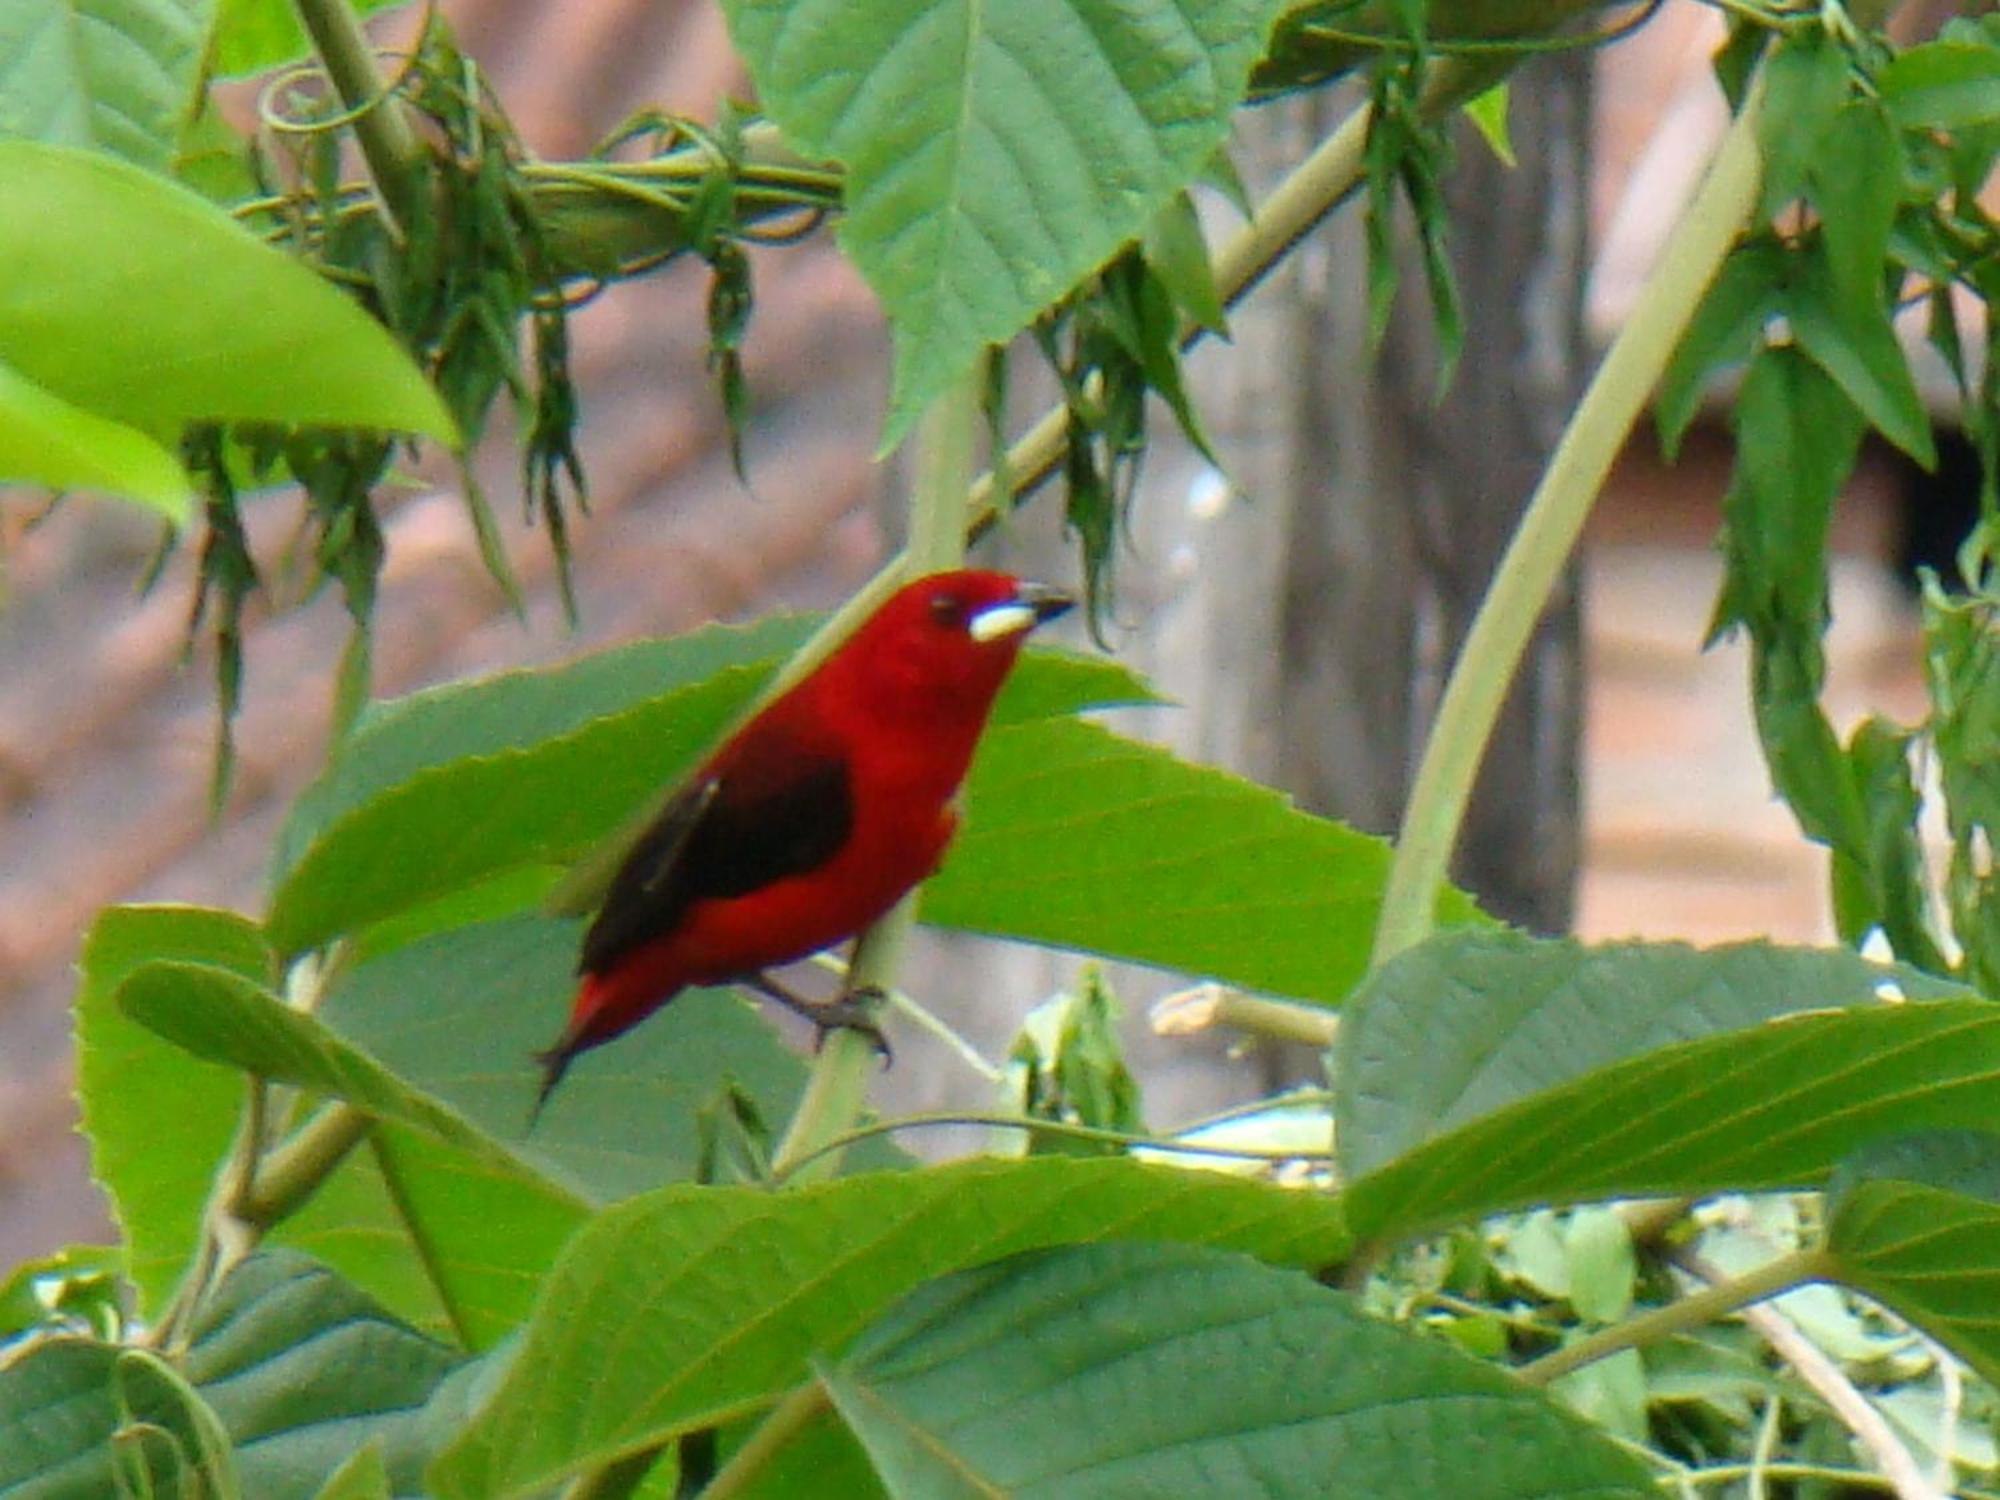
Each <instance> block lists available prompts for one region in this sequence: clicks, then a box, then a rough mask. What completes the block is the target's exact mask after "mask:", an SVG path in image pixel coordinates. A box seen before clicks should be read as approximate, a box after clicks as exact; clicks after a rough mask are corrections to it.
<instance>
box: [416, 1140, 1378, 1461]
mask: <svg viewBox="0 0 2000 1500" xmlns="http://www.w3.org/2000/svg"><path fill="white" fill-rule="evenodd" d="M1107 1238H1120V1239H1134V1238H1136V1239H1154V1240H1171V1241H1177V1242H1184V1243H1192V1244H1203V1245H1216V1246H1221V1247H1226V1248H1233V1249H1241V1250H1245V1251H1250V1252H1252V1253H1255V1254H1257V1255H1258V1256H1259V1257H1260V1258H1262V1259H1265V1260H1269V1261H1272V1262H1275V1263H1277V1264H1281V1265H1306V1266H1309V1265H1315V1264H1319V1263H1321V1262H1322V1261H1323V1260H1325V1259H1327V1258H1329V1257H1332V1256H1337V1255H1338V1254H1339V1252H1340V1249H1341V1246H1342V1243H1343V1234H1342V1229H1341V1220H1340V1213H1339V1210H1338V1208H1337V1207H1336V1206H1335V1205H1333V1204H1331V1203H1328V1202H1326V1201H1325V1200H1324V1199H1320V1198H1317V1197H1314V1196H1312V1195H1310V1194H1302V1193H1292V1192H1287V1191H1285V1190H1283V1189H1279V1188H1272V1187H1268V1186H1264V1185H1262V1184H1258V1183H1251V1182H1240V1181H1235V1180H1232V1179H1230V1178H1226V1177H1217V1176H1212V1175H1209V1174H1205V1173H1187V1172H1180V1171H1176V1170H1174V1169H1172V1168H1164V1167H1141V1166H1138V1165H1136V1164H1135V1163H1132V1162H1127V1161H1077V1160H1073V1159H1069V1158H1063V1157H1042V1158H1035V1159H1031V1160H1026V1161H1015V1162H1000V1161H974V1162H961V1163H957V1164H955V1165H951V1166H946V1167H939V1168H935V1169H932V1170H930V1171H924V1172H909V1173H896V1174H892V1175H871V1176H864V1177H856V1178H851V1179H849V1180H847V1181H845V1182H839V1183H833V1184H828V1185H825V1186H817V1187H808V1188H801V1189H798V1190H796V1191H793V1192H786V1193H771V1192H767V1191H763V1190H759V1189H747V1188H709V1189H699V1188H667V1189H664V1190H662V1191H660V1192H658V1193H652V1194H647V1195H644V1196H641V1197H639V1198H635V1199H632V1200H631V1201H630V1202H628V1203H625V1204H622V1205H620V1206H618V1207H617V1208H614V1209H611V1210H609V1211H607V1212H606V1213H604V1214H602V1215H600V1216H599V1217H598V1218H596V1219H595V1220H593V1221H592V1222H591V1224H590V1225H589V1226H588V1227H586V1228H585V1229H584V1230H583V1231H582V1232H581V1233H579V1234H578V1235H577V1236H576V1237H575V1238H574V1239H573V1240H572V1241H571V1242H570V1244H569V1247H568V1248H567V1249H566V1250H565V1252H564V1254H563V1257H562V1259H561V1261H560V1262H559V1263H558V1264H557V1266H556V1269H555V1271H554V1273H553V1274H552V1276H551V1278H550V1280H549V1282H548V1284H547V1286H546V1287H545V1288H544V1291H543V1295H542V1300H541V1303H540V1306H539V1310H538V1312H537V1315H536V1317H535V1318H534V1319H533V1320H532V1321H531V1323H530V1324H529V1329H528V1335H527V1339H526V1342H525V1343H524V1344H523V1346H522V1349H521V1353H520V1356H519V1358H518V1359H517V1360H516V1362H515V1364H514V1366H513V1371H512V1373H511V1374H510V1375H509V1377H508V1378H507V1380H506V1381H505V1382H504V1383H503V1385H502V1387H501V1390H500V1393H499V1395H498V1397H497V1398H496V1399H495V1401H494V1403H493V1404H492V1405H490V1406H489V1407H487V1408H486V1410H485V1412H484V1414H483V1415H482V1416H481V1417H480V1419H479V1420H478V1421H477V1422H476V1423H475V1425H474V1426H473V1427H472V1429H471V1430H470V1431H469V1432H467V1433H466V1435H465V1436H464V1437H463V1438H462V1439H461V1440H460V1441H459V1442H458V1443H457V1444H456V1445H455V1446H454V1447H453V1448H452V1449H451V1451H450V1452H448V1453H447V1454H446V1455H445V1457H444V1458H443V1459H442V1460H441V1461H440V1463H439V1465H438V1466H437V1468H435V1469H434V1470H433V1471H432V1473H431V1482H432V1484H433V1485H434V1486H435V1487H436V1489H437V1491H438V1493H439V1494H440V1495H441V1496H443V1497H444V1500H474V1497H479V1500H498V1497H501V1496H511V1495H521V1494H528V1493H532V1492H534V1491H535V1490H537V1489H539V1488H540V1487H541V1486H543V1485H545V1484H548V1483H550V1482H553V1481H555V1480H557V1479H559V1478H561V1477H563V1476H566V1475H568V1474H572V1473H575V1472H577V1471H578V1470H580V1469H581V1468H583V1467H585V1466H586V1465H590V1464H595V1463H602V1462H604V1461H606V1460H609V1459H612V1458H615V1457H617V1456H618V1455H620V1454H623V1453H629V1452H632V1451H634V1450H636V1449H638V1448H641V1447H644V1446H647V1445H650V1444H654V1443H658V1442H661V1441H664V1440H666V1439H668V1438H670V1437H673V1436H675V1435H676V1434H678V1433H683V1432H688V1431H692V1430H696V1429H699V1428H701V1427H703V1426H706V1425H708V1424H710V1423H713V1422H717V1421H722V1420H726V1419H728V1418H730V1417H732V1416H735V1415H739V1414H742V1413H744V1412H748V1411H753V1410H756V1409H757V1408H759V1407H762V1406H764V1405H766V1404H768V1403H769V1402H771V1401H773V1400H775V1399H776V1398H777V1397H778V1396H780V1395H781V1394H782V1393H783V1392H784V1391H785V1390H786V1389H788V1388H789V1387H790V1386H792V1385H794V1384H796V1383H797V1382H798V1381H799V1380H800V1379H801V1378H803V1377H804V1376H805V1374H806V1373H807V1363H806V1361H807V1354H808V1351H813V1350H826V1351H832V1350H835V1349H838V1348H840V1347H841V1346H842V1345H844V1344H845V1343H846V1342H847V1340H848V1339H850V1338H851V1337H853V1336H854V1335H855V1334H856V1333H858V1332H860V1331H861V1330H862V1329H863V1328H864V1327H866V1326H867V1325H868V1324H869V1323H870V1322H872V1321H873V1319H874V1318H875V1316H876V1315H877V1314H878V1313H880V1312H881V1311H883V1310H884V1309H886V1308H887V1307H888V1306H889V1305H890V1304H891V1303H893V1302H894V1301H895V1300H896V1299H897V1298H898V1297H900V1296H901V1295H903V1294H904V1293H905V1292H908V1291H910V1290H911V1289H913V1288H914V1287H916V1286H918V1285H920V1284H921V1283H923V1282H925V1281H928V1280H930V1279H931V1278H933V1277H935V1276H939V1275H942V1274H945V1273H947V1272H951V1271H956V1270H959V1269H961V1268H965V1267H969V1266H974V1265H979V1264H982V1263H984V1262H987V1261H990V1260H993V1259H996V1258H998V1257H1001V1256H1005V1255H1009V1254H1013V1253H1016V1252H1018V1251H1022V1250H1029V1249H1035V1248H1039V1247H1043V1246H1050V1245H1064V1244H1071V1245H1074V1244H1087V1243H1091V1242H1093V1241H1096V1240H1101V1239H1107ZM636 1266H643V1267H644V1268H645V1271H644V1275H643V1277H638V1278H635V1277H634V1275H633V1274H632V1273H633V1268H634V1267H636ZM648 1309H657V1310H659V1311H661V1312H663V1313H664V1314H665V1315H666V1316H667V1318H668V1322H667V1323H666V1324H664V1325H662V1326H661V1327H660V1328H659V1329H658V1330H657V1332H655V1333H654V1334H653V1335H652V1336H643V1337H641V1336H635V1335H636V1334H638V1333H639V1331H640V1330H641V1329H644V1328H645V1327H646V1326H647V1319H648V1316H649V1314H648ZM576 1381H588V1382H590V1383H591V1385H592V1386H593V1388H594V1390H595V1393H596V1394H595V1397H594V1399H593V1400H592V1401H591V1402H590V1403H589V1405H588V1406H587V1407H583V1406H579V1405H578V1404H577V1403H574V1402H572V1401H570V1400H569V1399H568V1397H567V1395H566V1391H567V1389H568V1388H569V1387H570V1386H571V1384H572V1383H573V1382H576Z"/></svg>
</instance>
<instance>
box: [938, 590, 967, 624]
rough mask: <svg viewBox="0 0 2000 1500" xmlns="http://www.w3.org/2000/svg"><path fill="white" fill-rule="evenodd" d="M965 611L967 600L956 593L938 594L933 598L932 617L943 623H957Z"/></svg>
mask: <svg viewBox="0 0 2000 1500" xmlns="http://www.w3.org/2000/svg"><path fill="white" fill-rule="evenodd" d="M964 613H965V601H964V600H963V599H961V598H959V597H958V595H956V594H937V595H935V596H933V597H932V599H931V618H932V619H933V620H936V621H937V622H938V623H939V624H941V625H956V624H957V623H958V622H959V619H960V617H961V616H962V615H964Z"/></svg>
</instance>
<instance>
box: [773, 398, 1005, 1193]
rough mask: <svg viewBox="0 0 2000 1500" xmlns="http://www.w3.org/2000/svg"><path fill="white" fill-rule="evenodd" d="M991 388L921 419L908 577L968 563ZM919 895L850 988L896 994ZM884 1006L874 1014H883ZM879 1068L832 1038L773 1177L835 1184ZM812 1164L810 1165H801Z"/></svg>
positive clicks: (868, 1048) (906, 902) (870, 1048)
mask: <svg viewBox="0 0 2000 1500" xmlns="http://www.w3.org/2000/svg"><path fill="white" fill-rule="evenodd" d="M985 381H986V365H985V361H984V360H981V361H980V362H979V363H978V364H977V365H976V366H975V368H974V369H973V370H971V371H970V372H969V373H967V374H966V375H965V376H963V377H962V378H960V379H959V380H958V381H957V383H956V384H954V385H953V386H952V387H951V389H949V390H947V391H946V392H945V393H944V394H943V395H942V396H940V397H939V398H938V399H937V401H936V402H935V403H934V404H933V405H932V406H931V408H930V410H929V411H927V412H926V413H925V414H924V419H923V423H922V425H921V426H920V427H919V428H918V431H917V474H916V484H915V488H914V490H913V491H912V494H911V497H910V536H909V541H908V542H907V543H906V544H905V546H904V549H903V555H904V557H905V558H906V559H907V560H908V568H909V573H910V576H912V577H919V576H921V575H923V574H925V573H937V572H942V571H944V570H945V569H948V568H955V567H958V566H959V565H960V564H961V563H963V562H964V560H965V516H966V498H965V497H966V488H967V486H968V485H969V484H970V483H971V481H972V449H973V435H974V434H975V433H976V432H977V431H978V428H979V421H980V415H979V398H980V394H981V391H982V390H983V388H984V386H985ZM916 915H917V898H916V893H915V892H912V893H911V894H910V895H908V896H906V897H904V898H903V900H902V901H901V902H899V903H898V904H897V906H896V908H895V910H893V911H891V912H890V913H889V914H888V915H887V916H885V917H883V918H882V920H881V921H879V922H877V923H876V924H875V925H874V926H873V927H870V928H869V929H868V931H867V932H865V933H863V934H862V935H861V941H860V943H859V944H858V945H857V946H856V948H855V950H854V962H853V964H852V965H851V966H850V967H849V970H848V976H847V988H848V990H849V992H850V993H852V992H856V991H863V992H865V991H869V990H880V991H882V992H883V993H885V994H886V993H887V992H888V991H890V990H892V989H894V988H895V987H896V970H897V967H898V965H899V964H900V963H901V960H902V955H903V948H904V945H905V944H906V942H907V941H908V939H909V934H910V929H911V928H912V927H914V926H915V925H916ZM879 1011H880V1007H879V1006H878V1007H877V1013H878V1015H879ZM875 1067H876V1057H875V1045H874V1042H873V1040H872V1039H871V1038H869V1037H867V1036H864V1035H862V1034H861V1033H859V1032H855V1031H836V1032H833V1033H832V1034H831V1035H829V1036H828V1037H826V1039H825V1041H824V1043H823V1045H822V1046H821V1047H820V1053H819V1056H818V1058H816V1059H815V1060H814V1062H813V1070H812V1076H811V1077H810V1078H808V1079H807V1081H806V1091H805V1095H804V1097H803V1098H801V1099H800V1100H799V1107H798V1109H797V1110H796V1111H795V1112H794V1113H793V1115H792V1122H791V1124H790V1125H789V1126H788V1127H787V1128H786V1130H785V1137H784V1139H783V1140H782V1141H780V1142H779V1144H778V1151H777V1155H776V1156H775V1157H774V1158H773V1160H772V1164H771V1166H772V1171H773V1173H774V1174H776V1175H779V1176H784V1175H786V1174H787V1173H791V1172H793V1169H794V1168H798V1170H797V1171H796V1173H795V1175H796V1176H797V1178H798V1179H799V1180H801V1181H811V1180H813V1179H815V1178H819V1177H826V1176H830V1175H831V1174H832V1173H833V1172H834V1171H836V1170H837V1169H838V1168H839V1166H840V1153H839V1152H836V1151H822V1149H821V1148H823V1147H824V1146H825V1145H826V1144H827V1143H828V1142H829V1141H831V1140H832V1139H833V1138H834V1137H835V1136H838V1135H839V1134H840V1133H841V1132H842V1131H844V1130H846V1129H847V1128H848V1127H850V1126H851V1125H853V1123H854V1122H855V1121H856V1120H858V1119H859V1118H860V1117H861V1110H862V1107H863V1105H864V1104H865V1103H866V1100H867V1093H868V1078H869V1075H870V1074H871V1073H872V1072H873V1071H874V1069H875ZM809 1156H810V1157H813V1158H814V1159H813V1161H812V1162H811V1164H810V1165H809V1166H802V1165H801V1163H802V1162H803V1159H804V1158H806V1157H809Z"/></svg>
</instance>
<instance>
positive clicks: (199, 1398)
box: [0, 1252, 462, 1500]
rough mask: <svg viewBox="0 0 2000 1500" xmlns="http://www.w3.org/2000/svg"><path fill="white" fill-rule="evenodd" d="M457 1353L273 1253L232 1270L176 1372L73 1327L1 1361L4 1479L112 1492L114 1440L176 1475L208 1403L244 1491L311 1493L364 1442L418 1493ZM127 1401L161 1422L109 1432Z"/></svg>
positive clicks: (165, 1476)
mask: <svg viewBox="0 0 2000 1500" xmlns="http://www.w3.org/2000/svg"><path fill="white" fill-rule="evenodd" d="M461 1360H462V1356H461V1355H459V1354H458V1353H456V1352H455V1351H453V1350H451V1349H448V1348H446V1347H445V1346H444V1345H442V1344H437V1343H434V1342H433V1341H431V1340H430V1339H427V1338H424V1337H423V1336H422V1335H420V1334H418V1333H416V1332H415V1331H414V1330H412V1329H410V1328H408V1327H405V1326H404V1325H402V1324H400V1323H398V1322H396V1321H395V1320H394V1319H393V1318H391V1317H389V1316H388V1315H387V1314H385V1313H384V1312H383V1311H382V1310H381V1309H380V1308H379V1307H376V1306H375V1305H373V1304H372V1303H370V1302H369V1301H368V1299H367V1298H366V1297H363V1296H362V1295H361V1294H360V1293H358V1292H356V1291H355V1290H354V1289H353V1288H352V1287H349V1286H347V1285H345V1284H344V1283H342V1282H341V1281H340V1280H339V1279H338V1278H337V1277H335V1276H333V1275H332V1274H331V1273H329V1272H328V1271H326V1270H325V1269H324V1268H323V1267H319V1266H315V1265H313V1264H312V1263H311V1262H310V1261H308V1260H306V1259H305V1258H304V1257H302V1256H298V1255H293V1254H288V1253H283V1252H265V1253H263V1254H259V1255H255V1256H252V1257H251V1258H250V1259H249V1260H247V1261H245V1262H244V1263H243V1264H241V1265H239V1266H238V1267H237V1268H236V1269H235V1270H234V1271H232V1272H231V1273H230V1274H229V1275H228V1277H226V1278H225V1279H224V1281H223V1283H222V1285H221V1287H220V1289H219V1290H218V1292H217V1294H216V1296H215V1297H214V1299H213V1300H212V1301H211V1302H210V1304H209V1305H208V1306H207V1307H206V1308H205V1309H204V1311H203V1313H202V1315H201V1316H200V1317H199V1318H198V1319H197V1320H196V1323H195V1325H194V1329H193V1341H192V1343H191V1344H190V1346H189V1348H188V1350H187V1353H186V1356H185V1359H184V1360H183V1361H182V1362H181V1367H180V1371H179V1375H178V1376H176V1375H174V1374H172V1373H170V1372H169V1371H168V1370H167V1368H166V1367H165V1366H164V1365H163V1364H161V1363H160V1361H159V1360H158V1359H157V1357H156V1356H151V1355H141V1354H139V1353H138V1352H137V1351H130V1350H120V1349H117V1348H115V1347H113V1346H110V1345H105V1344H93V1343H88V1342H85V1341H82V1340H74V1339H65V1340H59V1341H54V1342H50V1343H46V1344H42V1345H39V1346H37V1347H35V1348H33V1349H31V1350H30V1351H29V1352H28V1353H27V1355H26V1356H25V1357H23V1358H20V1359H17V1360H14V1361H12V1362H11V1363H8V1364H6V1365H0V1493H5V1494H7V1495H10V1496H12V1495H20V1496H22V1497H24V1500H26V1497H28V1496H33V1497H34V1500H103V1497H105V1496H107V1495H111V1494H116V1493H120V1490H119V1488H118V1482H117V1481H116V1480H115V1479H114V1478H113V1463H114V1459H113V1454H114V1451H120V1452H122V1453H123V1454H124V1455H125V1461H126V1462H127V1463H132V1464H136V1465H137V1466H138V1467H139V1468H140V1470H141V1471H142V1472H145V1473H148V1474H149V1475H150V1476H151V1479H152V1481H153V1482H154V1483H155V1484H158V1485H162V1486H172V1485H174V1484H175V1483H176V1482H177V1481H178V1480H179V1479H180V1477H181V1476H182V1475H184V1474H186V1473H188V1472H189V1471H191V1470H192V1469H193V1468H194V1466H195V1464H196V1463H197V1462H198V1459H197V1455H199V1453H200V1452H201V1447H202V1438H201V1433H200V1430H199V1425H200V1418H201V1415H203V1410H202V1409H203V1408H205V1409H206V1411H207V1412H212V1413H213V1414H214V1416H215V1417H217V1418H219V1419H220V1421H221V1424H222V1427H223V1428H224V1429H225V1430H226V1432H227V1434H228V1437H229V1438H230V1440H231V1441H232V1442H233V1443H234V1446H235V1454H234V1457H233V1460H231V1462H233V1467H234V1469H235V1471H236V1474H237V1477H238V1481H239V1483H240V1486H241V1493H242V1494H243V1495H245V1496H246V1497H255V1500H310V1497H312V1496H314V1495H316V1494H317V1493H318V1492H319V1491H320V1488H321V1486H322V1484H323V1483H324V1482H325V1481H326V1480H327V1479H328V1478H329V1477H330V1476H331V1475H332V1474H333V1472H334V1471H335V1469H336V1468H338V1467H339V1466H340V1465H341V1463H342V1461H343V1460H345V1459H346V1458H347V1457H348V1456H349V1455H350V1454H352V1453H353V1452H354V1450H355V1449H356V1448H359V1447H362V1446H364V1445H366V1444H369V1443H371V1442H372V1443H376V1444H379V1445H380V1447H381V1450H382V1453H383V1455H384V1458H385V1460H386V1463H385V1468H386V1470H387V1474H388V1477H389V1478H390V1479H391V1480H392V1481H393V1484H394V1490H393V1493H394V1494H396V1495H399V1496H415V1495H418V1494H419V1493H420V1491H419V1488H418V1483H419V1476H420V1474H421V1471H422V1468H423V1465H424V1463H425V1461H426V1460H427V1458H428V1456H429V1451H430V1447H431V1444H432V1441H433V1440H434V1436H435V1435H434V1433H433V1432H432V1431H431V1430H430V1429H429V1428H428V1427H427V1426H426V1424H425V1422H424V1419H423V1411H424V1407H425V1404H426V1403H427V1402H428V1401H429V1400H430V1398H431V1396H432V1395H433V1393H435V1392H436V1391H437V1390H438V1388H439V1385H440V1382H441V1381H443V1379H444V1377H445V1376H446V1375H447V1374H448V1373H449V1372H450V1371H451V1370H452V1369H453V1368H454V1367H455V1366H457V1365H459V1363H460V1362H461ZM181 1376H184V1378H185V1380H186V1382H187V1383H188V1385H189V1386H191V1387H192V1389H191V1390H189V1389H188V1388H187V1387H186V1386H183V1385H182V1384H181V1382H180V1377H181ZM191 1401H192V1402H198V1403H199V1406H191V1405H190V1402H191ZM121 1403H122V1404H124V1405H125V1406H126V1407H127V1408H128V1409H129V1411H130V1413H131V1422H132V1423H138V1424H144V1425H147V1426H150V1427H152V1428H154V1429H155V1432H156V1435H155V1436H154V1437H153V1438H151V1439H139V1438H137V1436H136V1434H135V1435H133V1436H132V1437H128V1438H126V1439H124V1440H121V1441H119V1442H114V1439H113V1434H114V1433H115V1432H116V1431H118V1430H119V1429H120V1427H121V1425H126V1426H129V1425H130V1424H127V1423H121V1411H120V1407H121ZM167 1492H169V1493H173V1492H175V1491H173V1490H171V1489H169V1490H168V1491H167ZM203 1493H207V1491H203ZM363 1493H366V1492H365V1491H364V1492H363Z"/></svg>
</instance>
